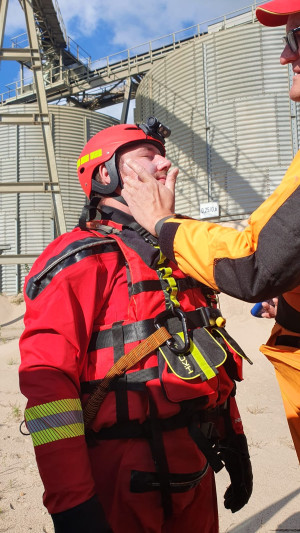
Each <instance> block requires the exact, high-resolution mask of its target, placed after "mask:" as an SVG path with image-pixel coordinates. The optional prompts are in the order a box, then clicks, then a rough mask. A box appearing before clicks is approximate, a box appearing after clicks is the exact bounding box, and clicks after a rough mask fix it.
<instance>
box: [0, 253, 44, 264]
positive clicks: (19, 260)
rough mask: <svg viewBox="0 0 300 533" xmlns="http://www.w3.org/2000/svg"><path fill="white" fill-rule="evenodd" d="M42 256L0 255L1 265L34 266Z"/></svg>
mask: <svg viewBox="0 0 300 533" xmlns="http://www.w3.org/2000/svg"><path fill="white" fill-rule="evenodd" d="M39 255H40V254H18V255H0V265H26V264H32V263H34V261H35V260H36V259H37V257H39Z"/></svg>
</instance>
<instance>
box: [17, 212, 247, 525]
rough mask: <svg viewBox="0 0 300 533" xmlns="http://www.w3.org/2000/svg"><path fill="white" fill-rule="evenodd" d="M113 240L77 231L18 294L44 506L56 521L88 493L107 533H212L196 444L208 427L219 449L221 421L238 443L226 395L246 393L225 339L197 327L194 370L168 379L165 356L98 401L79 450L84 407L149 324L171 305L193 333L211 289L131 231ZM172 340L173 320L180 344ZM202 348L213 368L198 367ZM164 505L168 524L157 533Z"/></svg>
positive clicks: (56, 246) (59, 242)
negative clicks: (239, 389)
mask: <svg viewBox="0 0 300 533" xmlns="http://www.w3.org/2000/svg"><path fill="white" fill-rule="evenodd" d="M104 229H105V228H104ZM112 229H113V230H114V231H115V230H119V231H120V230H122V227H121V226H120V225H118V224H115V223H112V222H109V223H107V225H106V231H105V232H99V231H90V232H89V231H82V230H80V229H79V228H76V229H75V230H73V231H72V232H71V233H69V234H65V235H63V236H61V237H59V238H58V239H56V240H55V241H54V242H53V243H51V244H50V245H49V246H48V247H47V249H46V250H45V252H44V253H43V254H42V255H41V256H40V258H39V259H38V260H37V261H36V263H35V264H34V266H33V268H32V270H31V272H30V274H29V276H28V277H27V280H26V285H25V298H26V304H27V311H26V316H25V331H24V333H23V335H22V337H21V340H20V349H21V356H22V363H21V367H20V384H21V390H22V392H23V394H24V395H25V396H27V398H28V404H27V409H26V413H25V416H26V423H27V427H28V429H29V431H30V433H31V435H32V438H33V442H34V446H35V452H36V458H37V463H38V467H39V470H40V475H41V478H42V480H43V483H44V486H45V494H44V503H45V505H46V507H47V508H48V510H49V512H50V513H52V514H53V513H60V512H63V511H65V510H68V509H71V508H73V507H74V506H77V505H80V504H81V503H82V502H85V501H86V500H88V499H89V498H92V497H93V496H94V494H95V493H97V494H98V497H99V500H100V502H101V504H102V506H103V508H104V512H105V515H106V518H107V520H108V522H109V524H110V525H111V527H112V529H113V531H114V532H115V533H118V532H121V531H124V522H125V523H126V528H127V529H128V531H131V532H136V533H138V532H140V531H147V532H159V531H166V532H170V533H171V532H176V531H183V530H184V531H186V532H189V531H194V532H196V531H199V532H200V531H201V532H202V533H215V532H217V531H218V517H217V504H216V494H215V486H214V477H213V473H212V469H211V468H210V467H209V465H208V462H207V458H206V457H205V455H204V454H203V452H202V451H201V446H200V444H199V441H198V442H197V435H198V434H199V427H200V425H204V424H205V423H211V420H210V419H209V417H207V420H205V416H204V415H205V414H206V413H213V416H214V426H215V427H217V429H218V432H219V434H220V435H221V438H224V437H226V432H227V427H228V420H230V428H231V429H230V431H233V432H234V433H236V434H242V433H243V428H242V423H241V420H240V417H239V413H238V410H237V407H236V404H235V400H234V398H233V396H232V395H231V394H232V392H233V389H234V380H240V379H242V376H241V356H240V355H239V354H238V353H237V351H236V350H235V347H236V346H235V344H234V341H233V339H231V338H230V337H229V336H228V334H226V332H225V330H224V329H223V328H218V327H214V328H212V327H208V328H203V327H202V328H201V327H200V326H201V325H202V326H203V325H204V324H203V323H202V322H201V321H200V322H201V323H200V322H199V323H196V325H195V326H194V328H196V331H198V330H199V332H200V331H205V332H206V334H205V335H204V338H203V339H202V338H201V337H200V339H198V338H196V335H195V338H193V346H194V350H195V354H196V356H195V358H196V359H197V364H196V363H195V368H194V369H192V370H191V365H192V363H189V361H187V362H186V360H185V359H184V358H183V359H182V364H181V370H180V369H179V370H178V369H175V371H172V364H173V359H174V358H173V359H172V354H170V352H168V350H166V353H164V351H163V349H162V351H160V353H159V356H157V354H150V355H148V356H147V357H145V358H144V359H143V360H142V361H141V362H140V363H139V364H137V365H136V366H135V367H133V368H132V369H131V370H130V371H129V372H128V373H127V375H126V376H125V377H124V378H121V379H120V380H119V381H118V382H117V383H116V386H115V389H114V390H112V391H111V392H109V393H108V395H107V397H106V398H105V400H104V403H103V405H102V406H101V409H100V410H99V412H98V414H97V417H96V419H95V420H94V422H93V425H92V429H93V436H94V438H93V439H92V440H91V441H90V442H89V439H88V444H89V446H87V443H86V440H85V437H84V428H83V423H82V410H81V405H83V406H84V404H85V403H86V401H87V399H88V397H89V395H90V393H91V392H92V390H94V388H95V386H97V383H98V382H99V380H101V379H102V378H103V377H104V376H105V375H106V374H107V372H108V370H109V369H110V367H111V366H112V365H113V363H114V362H115V361H116V360H118V359H119V357H121V356H122V355H123V354H124V353H128V352H129V350H130V349H131V348H133V347H134V346H135V345H136V344H137V343H138V342H140V341H141V340H142V339H143V338H146V337H147V336H148V334H150V331H149V330H148V328H149V327H150V329H151V327H153V320H152V319H154V318H155V317H157V315H159V314H160V313H161V312H163V311H166V310H167V309H170V308H171V306H172V304H173V305H174V302H175V306H176V305H180V309H181V310H183V311H184V312H185V313H186V314H187V317H188V325H189V329H191V330H192V329H193V327H192V324H193V323H194V322H195V320H196V319H195V309H197V308H207V307H208V305H209V302H210V299H211V301H212V302H213V301H214V295H213V292H212V291H211V290H210V289H208V288H207V287H204V286H202V285H201V284H200V283H198V282H195V281H194V280H192V279H191V278H187V277H186V276H184V275H183V274H182V273H181V272H180V271H179V270H178V269H177V267H176V266H175V264H172V263H170V262H169V261H168V260H167V261H164V258H162V257H161V254H160V251H159V249H158V248H157V249H156V248H155V247H153V246H151V245H150V244H148V243H145V241H144V240H143V239H142V238H141V237H140V236H139V235H138V234H137V233H135V232H134V231H133V230H132V229H124V230H123V231H122V233H120V234H116V233H110V232H111V230H112ZM211 307H213V305H211ZM201 320H202V321H203V320H204V319H203V317H202V318H201ZM193 321H194V322H193ZM171 322H172V320H171ZM175 322H176V321H175ZM179 322H180V321H179ZM149 324H150V326H149ZM206 325H207V324H206ZM177 326H178V320H177V322H176V324H175V326H174V327H175V336H176V334H177V335H178V337H177V339H179V337H180V331H179V330H178V328H177ZM176 328H177V329H176ZM212 346H214V348H215V353H216V357H215V358H214V354H213V353H211V354H210V355H211V357H210V358H209V357H206V354H207V350H210V348H211V347H212ZM199 354H200V355H199ZM203 354H204V355H203ZM222 354H223V355H222ZM242 355H243V354H242ZM192 360H193V358H191V361H192ZM177 363H178V357H177V359H176V364H177ZM179 366H180V365H179ZM182 369H183V371H187V373H189V372H191V373H192V371H194V372H198V374H197V376H198V377H193V379H181V377H178V375H176V372H177V370H178V372H180V371H182ZM173 370H174V369H173ZM194 375H195V374H193V376H194ZM188 377H189V376H187V378H188ZM225 405H226V409H225ZM195 406H196V407H195ZM228 406H229V407H228ZM216 408H219V411H216ZM188 410H190V411H191V413H192V416H191V418H189V419H187V418H185V417H186V412H187V411H188ZM225 412H226V413H227V414H226V417H227V418H226V417H225V415H224V413H225ZM197 413H198V414H197ZM216 413H217V415H216ZM195 417H196V418H195ZM197 417H198V418H197ZM157 421H161V422H157ZM170 421H171V422H170ZM192 421H193V423H194V427H193V430H192V429H191V427H192ZM232 428H233V429H232ZM191 435H192V436H193V438H192V436H191ZM198 436H199V435H198ZM200 440H201V439H200ZM205 442H206V441H205ZM149 444H150V445H149ZM205 446H206V444H204V447H205ZM202 449H203V448H202ZM208 455H209V450H208ZM211 461H212V462H213V459H211ZM155 463H156V467H157V464H158V469H157V468H156V467H155ZM164 483H165V485H166V486H165V489H166V490H163V485H164ZM166 487H167V488H166ZM168 491H169V492H171V505H172V509H173V512H172V516H171V517H169V518H168V520H165V516H166V513H165V516H164V511H166V507H168V505H169V504H170V502H166V501H164V498H165V499H166V494H167V493H168ZM167 495H168V494H167ZM161 503H163V505H161ZM184 511H187V512H184ZM197 528H198V529H197Z"/></svg>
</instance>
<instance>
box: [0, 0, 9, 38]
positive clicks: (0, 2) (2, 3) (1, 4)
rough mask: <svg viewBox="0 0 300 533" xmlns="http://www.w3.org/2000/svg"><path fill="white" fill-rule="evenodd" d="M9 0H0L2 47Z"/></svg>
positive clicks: (0, 36)
mask: <svg viewBox="0 0 300 533" xmlns="http://www.w3.org/2000/svg"><path fill="white" fill-rule="evenodd" d="M7 7H8V0H0V48H2V45H3V39H4V28H5V22H6V15H7Z"/></svg>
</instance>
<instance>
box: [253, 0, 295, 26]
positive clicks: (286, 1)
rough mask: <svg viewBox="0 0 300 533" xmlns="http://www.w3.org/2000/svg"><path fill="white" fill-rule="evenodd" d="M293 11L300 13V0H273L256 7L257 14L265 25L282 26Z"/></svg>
mask: <svg viewBox="0 0 300 533" xmlns="http://www.w3.org/2000/svg"><path fill="white" fill-rule="evenodd" d="M293 13H300V0H272V1H271V2H267V3H266V4H263V5H262V6H259V7H258V8H257V9H256V16H257V18H258V20H259V22H260V23H261V24H263V25H264V26H282V25H284V24H286V23H287V20H288V16H289V15H292V14H293Z"/></svg>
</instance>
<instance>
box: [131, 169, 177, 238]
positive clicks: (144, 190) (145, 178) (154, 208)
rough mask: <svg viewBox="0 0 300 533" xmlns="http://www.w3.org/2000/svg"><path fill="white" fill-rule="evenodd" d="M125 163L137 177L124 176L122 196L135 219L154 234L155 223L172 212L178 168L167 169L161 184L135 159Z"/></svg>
mask: <svg viewBox="0 0 300 533" xmlns="http://www.w3.org/2000/svg"><path fill="white" fill-rule="evenodd" d="M127 165H128V166H129V167H130V168H131V169H132V170H133V171H134V172H135V174H136V175H137V177H136V178H134V177H130V176H125V177H124V188H123V189H122V196H123V198H124V200H125V201H126V202H127V204H128V206H129V209H130V211H131V214H132V216H133V217H134V218H135V220H136V221H137V222H138V223H139V224H140V225H141V226H143V227H144V228H145V229H146V230H148V231H149V232H150V233H152V235H155V224H156V223H157V222H158V221H159V220H161V219H162V218H164V217H166V216H171V215H173V214H174V206H175V184H176V178H177V175H178V168H173V169H171V170H169V172H168V174H167V176H166V182H165V185H163V184H162V183H160V182H159V180H156V179H155V178H153V176H151V174H150V173H149V172H148V171H147V170H146V169H145V168H143V167H142V166H141V165H140V164H139V163H137V162H136V161H134V160H132V159H131V160H129V161H128V162H127Z"/></svg>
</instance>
